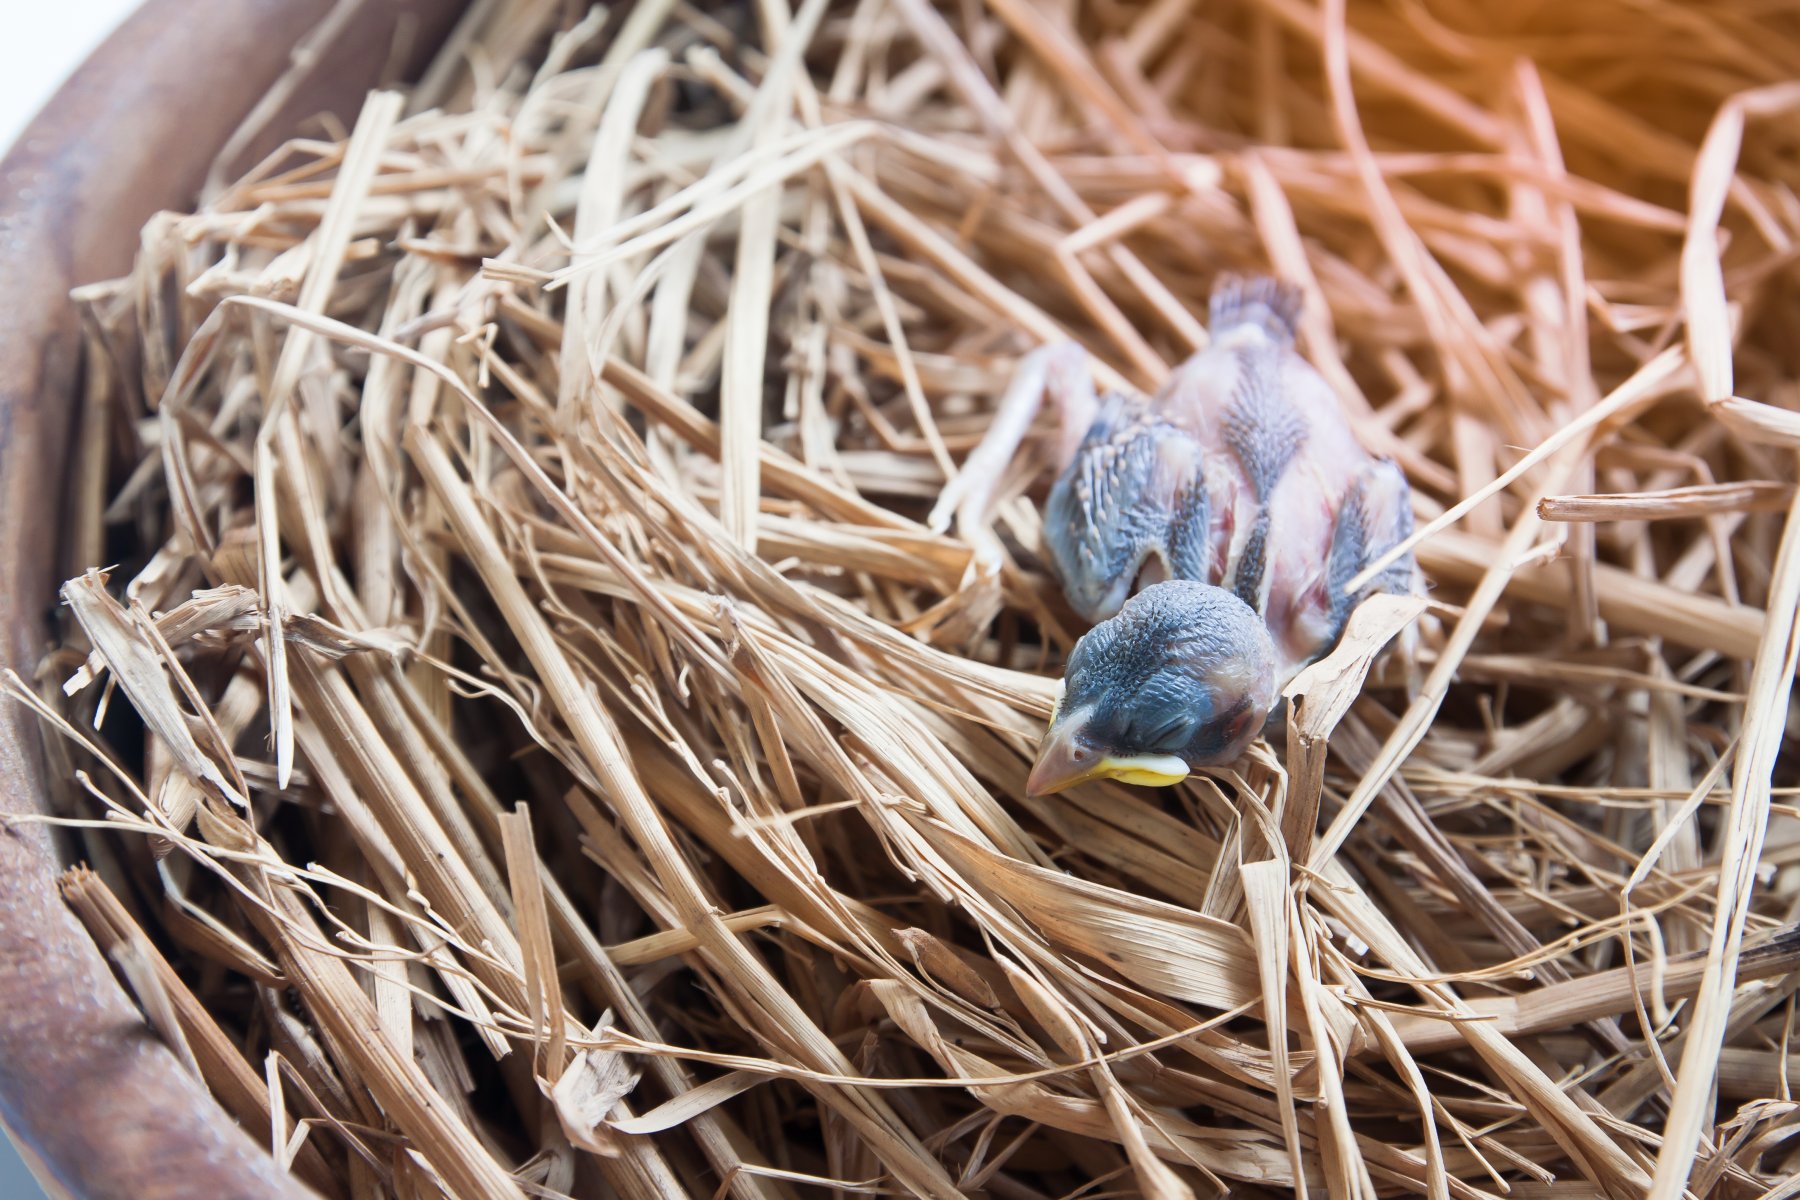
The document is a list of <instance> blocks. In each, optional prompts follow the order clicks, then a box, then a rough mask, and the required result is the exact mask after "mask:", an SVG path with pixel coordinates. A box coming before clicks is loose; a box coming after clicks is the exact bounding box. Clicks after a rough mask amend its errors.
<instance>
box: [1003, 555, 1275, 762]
mask: <svg viewBox="0 0 1800 1200" xmlns="http://www.w3.org/2000/svg"><path fill="white" fill-rule="evenodd" d="M1274 703H1275V647H1274V645H1273V643H1272V642H1271V641H1270V639H1269V631H1268V629H1267V627H1265V626H1264V624H1263V622H1262V618H1261V617H1259V616H1257V615H1256V612H1255V611H1254V610H1253V609H1252V608H1251V607H1250V606H1249V605H1247V604H1245V603H1244V602H1243V601H1242V600H1240V599H1238V598H1237V597H1236V596H1234V595H1232V594H1231V593H1230V592H1228V591H1226V590H1225V589H1223V588H1218V587H1214V586H1212V585H1211V584H1205V583H1194V582H1191V581H1188V580H1171V581H1169V582H1167V583H1159V584H1156V585H1154V586H1153V587H1148V588H1145V589H1144V590H1143V591H1141V592H1139V593H1138V594H1137V595H1136V596H1134V597H1132V598H1131V599H1130V600H1129V601H1127V602H1126V604H1125V606H1124V607H1123V608H1122V609H1120V610H1119V614H1118V615H1117V616H1115V617H1113V618H1111V619H1110V620H1106V621H1102V622H1101V623H1100V624H1098V625H1096V626H1094V627H1093V628H1092V629H1090V630H1089V631H1088V632H1087V633H1086V634H1085V635H1084V636H1083V637H1082V638H1081V640H1080V641H1078V642H1076V643H1075V649H1074V651H1073V652H1071V653H1070V655H1069V662H1068V666H1067V668H1066V670H1065V671H1064V674H1063V682H1062V689H1061V694H1060V697H1059V699H1058V701H1057V706H1056V712H1055V713H1054V714H1053V715H1052V716H1051V718H1050V731H1049V732H1048V733H1047V734H1045V735H1044V744H1043V746H1042V747H1041V748H1040V749H1039V750H1038V759H1037V765H1036V766H1034V767H1033V768H1032V770H1031V778H1030V780H1029V782H1027V784H1026V790H1027V791H1029V792H1030V793H1031V794H1032V795H1034V796H1042V795H1047V794H1049V793H1051V792H1059V791H1062V790H1063V789H1065V788H1070V787H1074V786H1075V785H1076V784H1079V783H1086V782H1088V781H1089V780H1094V779H1117V780H1120V781H1121V782H1123V783H1135V784H1143V785H1145V786H1150V787H1163V786H1167V785H1169V784H1173V783H1179V782H1180V781H1181V780H1182V779H1184V778H1186V777H1187V774H1188V771H1189V770H1190V769H1191V768H1193V767H1201V766H1208V765H1211V764H1215V763H1224V762H1230V761H1231V760H1233V759H1235V758H1236V757H1237V756H1238V755H1240V754H1242V753H1243V751H1244V748H1245V747H1246V746H1248V745H1249V744H1250V739H1251V738H1253V737H1255V736H1256V733H1257V731H1258V730H1260V729H1261V728H1262V727H1263V723H1264V722H1265V721H1266V720H1267V719H1268V715H1269V709H1270V707H1271V706H1272V705H1273V704H1274Z"/></svg>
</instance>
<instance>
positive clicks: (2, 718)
mask: <svg viewBox="0 0 1800 1200" xmlns="http://www.w3.org/2000/svg"><path fill="white" fill-rule="evenodd" d="M460 7H461V4H460V3H458V2H457V0H386V2H384V3H382V4H368V5H364V6H362V7H361V8H359V9H358V10H357V12H356V14H355V15H354V16H353V17H352V19H351V20H350V22H349V25H348V27H347V28H346V29H345V30H344V31H343V33H342V35H341V36H340V37H339V39H337V41H338V44H337V45H336V46H334V47H333V48H332V50H331V52H330V53H329V54H327V55H324V56H322V57H323V62H324V64H325V65H323V66H322V67H321V68H320V69H319V70H318V71H317V73H316V74H315V75H314V77H313V78H311V79H309V80H308V81H307V83H306V84H305V85H304V86H303V87H301V88H300V89H298V91H297V92H296V94H295V96H294V98H293V100H292V102H291V103H290V104H288V105H287V106H286V110H285V111H284V112H283V113H281V114H277V115H276V117H275V118H274V119H273V120H271V122H270V123H269V126H268V127H269V129H271V130H273V131H276V133H277V136H279V135H281V134H285V132H286V131H288V130H290V129H292V128H293V127H294V125H295V123H296V121H297V120H298V119H299V118H301V117H304V116H307V115H311V114H315V113H318V112H322V111H326V110H331V111H335V112H337V113H338V114H339V115H340V116H341V117H344V118H354V116H355V113H356V109H357V106H358V105H359V104H360V102H361V99H362V95H363V93H364V91H365V90H366V89H367V88H368V87H369V86H371V85H372V84H374V83H376V82H378V81H379V77H380V73H381V71H382V69H383V67H384V65H386V62H387V60H388V58H389V51H390V48H391V47H393V46H394V45H395V44H396V43H395V36H396V31H397V30H399V31H400V36H402V37H405V38H407V39H409V41H410V45H411V46H412V47H413V48H414V50H415V51H416V52H423V51H425V50H428V49H430V48H431V47H435V46H436V45H437V44H439V42H440V41H441V40H442V37H443V34H444V32H445V31H446V29H447V28H448V25H449V22H450V20H451V18H452V17H453V16H454V15H455V13H456V11H457V10H458V9H459V8H460ZM330 8H331V3H330V0H148V2H147V3H146V4H145V5H144V6H143V7H142V8H141V9H140V10H139V11H138V12H137V13H136V15H134V16H133V17H132V18H131V19H130V20H128V21H127V22H126V23H125V24H124V25H123V26H122V27H121V28H120V29H119V30H118V31H117V32H116V33H115V34H114V35H113V36H112V37H111V38H110V39H109V40H108V41H107V42H106V43H105V44H104V45H102V46H101V47H100V49H99V50H97V51H96V52H95V53H94V55H93V56H92V57H91V58H90V59H89V60H88V61H87V62H86V63H85V64H84V65H83V66H82V68H81V69H80V70H79V71H78V72H77V73H76V74H75V76H74V77H73V78H72V79H70V81H69V82H68V83H67V84H66V85H64V86H63V88H62V89H61V90H60V91H59V92H58V93H57V94H56V96H55V97H54V98H53V99H52V100H51V102H50V103H49V105H47V106H46V107H45V109H44V110H43V112H42V113H40V114H39V115H38V117H37V119H36V120H35V121H33V122H32V124H31V125H30V126H29V127H28V128H27V129H26V130H25V132H24V133H23V134H22V135H21V136H20V138H19V141H18V143H17V144H16V145H15V147H14V148H13V150H12V152H11V153H10V154H9V155H8V156H7V157H6V159H5V160H4V162H0V505H3V506H4V508H3V510H0V511H3V513H4V516H0V634H3V635H4V642H3V643H0V661H3V662H4V664H5V665H6V666H8V667H10V668H12V669H13V670H16V671H17V672H18V673H19V674H20V675H21V676H22V677H24V678H25V679H27V680H29V679H30V678H31V677H32V675H33V673H34V671H35V669H36V666H37V663H38V660H39V659H40V657H41V656H42V654H43V652H44V650H45V648H46V646H47V637H48V629H49V622H48V619H47V618H48V614H49V612H50V611H51V605H52V604H53V602H54V588H55V585H56V584H57V582H58V581H59V579H60V572H61V571H62V570H63V569H64V566H65V564H63V563H61V562H59V561H58V560H57V557H56V550H57V546H58V545H59V537H58V533H59V528H60V524H61V510H62V496H63V473H64V468H65V457H66V449H67V447H68V444H69V427H70V422H71V417H72V413H73V411H74V397H75V395H76V388H77V385H78V381H79V364H78V361H77V356H78V348H79V347H78V341H77V337H76V316H75V312H74V310H73V308H72V307H71V305H70V304H69V302H68V291H69V289H70V287H71V286H74V285H75V284H78V283H86V282H92V281H94V280H99V279H105V278H110V277H114V276H117V275H120V274H122V273H124V272H125V271H126V270H128V269H129V268H130V265H131V259H132V255H133V253H134V251H135V249H136V247H137V240H138V230H139V229H140V228H141V227H142V225H143V223H144V221H145V220H146V219H147V218H149V217H150V216H151V215H152V214H153V213H154V212H156V211H157V210H158V209H162V208H171V207H178V206H181V205H184V204H188V203H191V199H192V197H193V195H194V193H195V191H196V189H197V188H198V187H199V185H200V182H201V180H202V179H203V178H204V176H205V173H206V170H207V168H208V166H209V164H210V162H211V159H212V157H213V154H214V153H215V150H216V148H217V147H219V146H220V145H222V144H223V143H224V142H225V139H226V138H227V137H228V136H229V135H230V134H231V132H232V131H233V129H234V128H235V127H236V125H237V124H238V122H239V120H240V118H241V116H242V114H244V113H246V112H248V111H249V110H250V108H251V106H252V105H253V104H254V103H255V102H256V100H257V99H258V98H259V97H261V96H262V95H264V94H265V93H266V91H267V90H268V88H269V86H270V85H271V84H272V83H273V82H274V80H275V79H276V78H277V77H278V76H280V74H281V73H282V72H283V70H284V69H286V67H287V65H288V56H289V53H290V52H291V49H292V47H293V46H294V44H295V42H296V40H297V39H298V38H300V37H301V36H302V35H303V34H304V33H305V32H306V31H307V30H309V29H310V28H312V27H313V26H314V25H316V24H317V22H318V21H319V20H320V19H321V17H323V16H324V14H325V13H326V12H327V11H329V9H330ZM402 23H404V25H403V24H402ZM412 57H413V58H414V59H415V60H416V59H418V58H419V57H420V54H419V53H415V54H414V55H413V56H412ZM221 68H223V69H221ZM273 145H274V139H273V138H269V139H265V140H264V142H263V143H262V145H261V146H253V147H251V152H252V153H256V152H260V151H262V150H266V149H269V148H271V147H272V146H273ZM0 793H3V794H4V796H5V799H4V800H3V801H0V811H4V812H8V813H41V812H44V811H46V806H47V805H48V803H49V792H48V789H47V788H46V786H45V776H44V770H43V760H42V741H41V738H40V735H39V731H38V728H37V725H36V722H35V721H34V720H33V719H32V718H31V717H30V715H29V714H28V713H26V712H24V711H23V710H22V708H21V707H20V706H18V705H16V704H0ZM56 849H57V847H56V839H55V838H54V837H53V836H52V835H51V834H49V833H47V832H46V831H45V827H43V826H41V825H33V824H14V825H10V826H6V827H0V963H4V964H5V969H4V970H0V1122H3V1123H4V1125H5V1126H6V1127H7V1128H9V1129H10V1130H11V1131H12V1132H13V1134H14V1135H15V1136H16V1137H17V1138H18V1139H19V1140H20V1141H21V1142H23V1143H24V1145H25V1149H26V1153H27V1157H28V1159H32V1160H35V1165H36V1169H38V1170H39V1171H40V1172H41V1173H42V1175H43V1176H44V1177H45V1178H44V1183H45V1185H46V1187H47V1189H49V1190H51V1191H52V1192H53V1193H61V1194H68V1195H73V1196H81V1197H93V1198H95V1200H107V1198H111V1197H119V1198H121V1200H123V1198H125V1197H131V1198H133V1200H162V1198H165V1197H166V1198H169V1200H174V1198H175V1197H191V1196H220V1197H226V1196H230V1197H263V1196H269V1197H277V1196H279V1197H293V1196H304V1195H310V1194H311V1193H310V1192H309V1191H307V1189H305V1188H303V1187H302V1186H300V1185H299V1184H298V1183H297V1182H296V1181H294V1180H293V1179H291V1178H290V1177H289V1176H287V1175H285V1174H283V1173H282V1172H281V1171H280V1170H279V1169H278V1168H277V1167H276V1165H275V1163H274V1161H273V1160H272V1159H271V1158H270V1157H269V1155H268V1154H267V1152H266V1151H265V1149H264V1146H266V1144H267V1138H268V1134H267V1131H265V1130H248V1131H246V1130H240V1129H239V1128H238V1127H237V1125H236V1124H235V1123H234V1122H233V1121H232V1120H231V1119H230V1117H228V1116H227V1115H226V1114H225V1112H224V1111H223V1110H222V1109H221V1108H220V1107H219V1106H218V1105H217V1104H216V1103H215V1102H214V1101H213V1100H212V1098H211V1096H209V1095H208V1094H207V1092H206V1090H205V1088H204V1087H203V1086H202V1085H201V1084H200V1083H199V1082H198V1081H197V1080H195V1079H193V1078H192V1077H191V1076H189V1075H188V1074H187V1073H186V1072H185V1071H184V1070H183V1069H182V1068H181V1067H180V1066H179V1065H178V1063H177V1060H176V1058H175V1056H174V1055H173V1054H172V1053H170V1052H169V1051H168V1050H167V1049H166V1048H165V1047H164V1046H163V1044H162V1043H161V1042H160V1041H159V1040H158V1039H157V1038H156V1037H155V1036H154V1035H152V1034H151V1033H150V1031H149V1030H148V1028H147V1027H146V1026H145V1025H144V1023H143V1021H142V1019H141V1018H140V1016H139V1013H138V1010H137V1008H136V1006H135V1005H134V1003H133V1002H132V1001H131V999H130V998H129V997H128V996H127V995H126V994H125V992H124V991H123V990H122V989H121V988H120V986H119V985H118V984H117V982H116V981H115V980H114V978H113V975H112V973H111V971H110V970H109V969H108V967H107V965H106V963H105V961H104V960H103V959H102V958H101V956H100V954H99V952H98V951H97V950H96V949H95V947H94V944H93V942H92V941H91V940H89V938H88V936H87V934H86V932H85V931H84V930H83V929H82V928H81V926H80V925H79V924H78V923H77V922H76V921H75V919H74V917H73V916H72V915H71V914H70V912H69V911H68V909H67V908H66V907H64V905H63V903H62V901H61V899H60V898H59V897H58V895H57V890H56V880H55V876H56V872H57V869H58V867H59V865H60V863H61V861H62V858H61V856H60V855H58V854H57V853H56Z"/></svg>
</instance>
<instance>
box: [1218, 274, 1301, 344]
mask: <svg viewBox="0 0 1800 1200" xmlns="http://www.w3.org/2000/svg"><path fill="white" fill-rule="evenodd" d="M1302 303H1303V297H1302V296H1301V294H1300V289H1299V288H1297V287H1295V286H1293V285H1292V284H1290V283H1284V282H1282V281H1281V280H1279V279H1275V278H1272V277H1270V276H1268V275H1253V276H1242V275H1227V276H1225V277H1223V278H1222V279H1220V280H1219V282H1218V283H1217V284H1215V285H1214V286H1213V293H1212V319H1211V322H1210V326H1211V332H1212V335H1213V336H1214V337H1215V338H1216V337H1221V336H1223V335H1224V334H1225V333H1226V332H1227V331H1228V330H1231V329H1235V328H1237V327H1239V326H1242V325H1250V326H1254V327H1256V328H1259V329H1261V330H1262V331H1263V332H1264V333H1266V334H1268V335H1269V337H1271V338H1273V339H1274V340H1275V341H1277V342H1280V343H1282V344H1283V345H1289V344H1291V343H1292V342H1293V340H1294V330H1295V329H1296V328H1297V327H1298V325H1299V322H1300V307H1301V304H1302Z"/></svg>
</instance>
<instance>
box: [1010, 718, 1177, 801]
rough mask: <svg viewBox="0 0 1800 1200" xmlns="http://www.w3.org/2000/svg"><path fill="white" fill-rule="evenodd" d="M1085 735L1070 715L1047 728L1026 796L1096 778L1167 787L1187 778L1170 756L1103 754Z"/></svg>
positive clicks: (1083, 727)
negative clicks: (1048, 729) (1047, 731)
mask: <svg viewBox="0 0 1800 1200" xmlns="http://www.w3.org/2000/svg"><path fill="white" fill-rule="evenodd" d="M1085 733H1086V722H1085V721H1083V720H1082V719H1081V718H1080V717H1079V716H1077V715H1076V714H1073V713H1072V714H1070V717H1069V719H1068V720H1066V721H1061V722H1058V723H1056V724H1053V725H1052V726H1051V727H1050V732H1049V733H1047V734H1045V735H1044V744H1043V745H1042V746H1040V747H1039V748H1038V757H1037V763H1036V765H1034V766H1033V767H1032V768H1031V775H1030V777H1029V778H1028V779H1027V780H1026V781H1025V791H1026V793H1027V794H1028V795H1032V796H1048V795H1050V794H1051V793H1052V792H1060V791H1064V790H1066V789H1068V788H1072V787H1074V786H1076V785H1077V784H1082V783H1089V782H1092V781H1093V780H1096V779H1117V780H1118V781H1119V782H1121V783H1134V784H1138V785H1140V786H1142V787H1168V786H1169V785H1170V784H1175V783H1180V782H1181V781H1182V780H1183V779H1186V778H1187V774H1188V766H1187V764H1186V763H1185V762H1183V761H1181V759H1179V758H1176V757H1175V756H1174V755H1172V754H1131V755H1119V754H1104V753H1101V752H1100V751H1098V750H1096V749H1095V748H1094V747H1093V746H1091V745H1090V744H1089V743H1088V741H1087V738H1086V737H1085V736H1084V735H1085Z"/></svg>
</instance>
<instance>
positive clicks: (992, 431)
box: [929, 342, 1100, 573]
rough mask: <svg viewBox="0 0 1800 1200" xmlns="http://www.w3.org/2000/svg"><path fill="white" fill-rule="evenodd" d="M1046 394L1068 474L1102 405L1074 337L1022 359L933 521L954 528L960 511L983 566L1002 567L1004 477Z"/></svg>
mask: <svg viewBox="0 0 1800 1200" xmlns="http://www.w3.org/2000/svg"><path fill="white" fill-rule="evenodd" d="M1045 401H1048V402H1049V404H1050V407H1051V409H1052V410H1053V411H1054V412H1055V413H1056V415H1057V432H1056V435H1055V437H1054V439H1053V440H1052V443H1051V449H1052V451H1053V458H1054V465H1055V469H1056V471H1057V472H1058V473H1060V472H1061V471H1062V470H1063V468H1064V467H1066V466H1067V465H1068V463H1069V461H1070V460H1071V459H1072V458H1074V457H1075V452H1076V450H1077V449H1078V448H1079V447H1080V446H1081V439H1082V436H1083V435H1084V434H1086V433H1087V430H1088V426H1090V425H1092V424H1093V422H1094V418H1095V416H1096V415H1097V414H1098V412H1099V408H1100V402H1099V399H1098V398H1097V397H1096V396H1095V394H1094V379H1093V372H1092V371H1091V370H1090V369H1089V366H1088V355H1087V351H1085V350H1083V349H1082V348H1081V347H1080V346H1077V345H1076V344H1075V343H1073V342H1064V343H1060V344H1057V345H1052V346H1041V347H1039V348H1038V349H1036V350H1033V351H1032V352H1031V353H1029V354H1027V355H1026V356H1025V357H1024V358H1022V359H1020V360H1019V365H1018V367H1017V368H1016V369H1015V370H1014V372H1013V377H1012V381H1011V382H1010V383H1009V384H1008V385H1007V388H1006V394H1005V395H1004V396H1002V397H1001V400H1000V406H999V408H998V409H996V410H995V412H994V419H993V421H992V423H990V424H989V425H988V431H987V433H986V434H984V435H983V436H982V439H981V444H980V445H978V446H976V447H975V450H974V452H973V453H971V454H970V455H969V457H968V459H967V460H965V461H964V463H963V468H962V470H961V471H960V472H959V473H958V474H957V476H956V478H954V479H952V480H951V481H950V482H949V483H948V484H946V485H945V487H944V490H943V492H941V493H940V494H939V496H938V501H937V504H936V505H935V506H933V508H932V510H931V516H930V518H929V524H930V527H931V528H932V530H933V531H935V532H938V533H942V532H943V531H944V530H946V529H948V528H949V527H950V522H951V519H952V517H954V518H955V521H956V530H957V534H958V536H960V537H961V538H962V539H963V540H964V541H966V542H968V543H969V544H970V545H972V546H973V547H974V548H975V565H976V566H977V567H978V568H979V569H980V570H981V571H982V572H983V573H992V572H993V571H995V570H997V569H999V566H1000V559H1001V548H1000V540H999V538H997V537H995V536H994V532H993V528H992V521H993V513H994V506H995V503H996V499H997V497H998V496H999V493H1000V485H1001V482H1002V481H1003V480H1004V479H1005V477H1006V474H1007V468H1008V467H1010V466H1011V465H1012V464H1013V462H1014V460H1015V459H1016V458H1017V457H1018V455H1019V448H1020V446H1022V445H1023V444H1024V441H1025V436H1026V434H1027V433H1028V432H1030V430H1031V423H1032V422H1033V421H1034V420H1035V419H1036V418H1037V414H1038V410H1039V409H1040V408H1042V407H1043V406H1044V403H1045Z"/></svg>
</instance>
